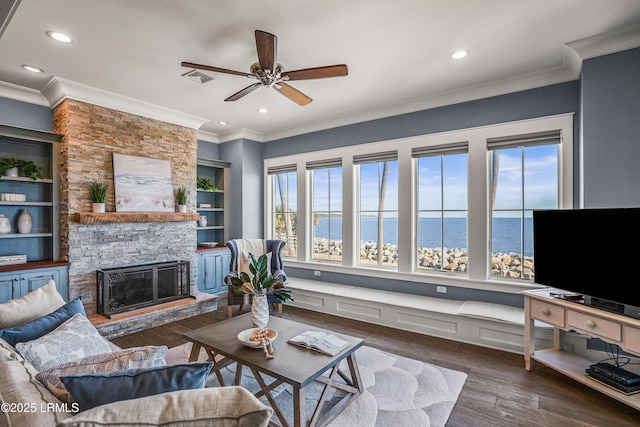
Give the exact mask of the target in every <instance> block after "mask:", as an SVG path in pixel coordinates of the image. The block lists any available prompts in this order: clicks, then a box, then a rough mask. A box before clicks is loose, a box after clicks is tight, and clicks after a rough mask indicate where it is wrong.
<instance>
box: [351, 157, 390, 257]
mask: <svg viewBox="0 0 640 427" xmlns="http://www.w3.org/2000/svg"><path fill="white" fill-rule="evenodd" d="M396 159H397V152H395V151H391V152H386V153H379V154H374V155H368V154H367V155H361V156H356V157H354V160H353V162H354V164H358V165H359V177H360V180H359V183H360V191H359V193H360V198H359V212H358V217H359V221H360V224H359V232H360V233H359V234H360V264H361V265H378V266H392V267H397V265H398V246H397V245H398V161H397V160H396Z"/></svg>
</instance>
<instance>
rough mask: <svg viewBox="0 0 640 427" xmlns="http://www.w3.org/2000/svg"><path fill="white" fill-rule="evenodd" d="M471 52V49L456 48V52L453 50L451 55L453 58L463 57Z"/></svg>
mask: <svg viewBox="0 0 640 427" xmlns="http://www.w3.org/2000/svg"><path fill="white" fill-rule="evenodd" d="M468 54H469V51H467V50H456V51H455V52H453V53H452V54H451V55H450V57H451V59H462V58H464V57H465V56H467V55H468Z"/></svg>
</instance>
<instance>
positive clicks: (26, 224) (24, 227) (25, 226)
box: [18, 208, 33, 234]
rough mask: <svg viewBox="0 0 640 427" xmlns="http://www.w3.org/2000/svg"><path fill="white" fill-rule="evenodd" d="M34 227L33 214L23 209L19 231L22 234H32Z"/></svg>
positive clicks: (19, 221)
mask: <svg viewBox="0 0 640 427" xmlns="http://www.w3.org/2000/svg"><path fill="white" fill-rule="evenodd" d="M32 226H33V221H32V220H31V214H30V213H29V211H28V210H27V209H26V208H25V209H22V213H21V214H20V216H19V217H18V231H19V232H20V233H21V234H28V233H31V227H32Z"/></svg>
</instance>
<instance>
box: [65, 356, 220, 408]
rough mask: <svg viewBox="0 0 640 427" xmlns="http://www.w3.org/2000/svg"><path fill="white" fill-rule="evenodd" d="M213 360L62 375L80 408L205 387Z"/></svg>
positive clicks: (66, 386)
mask: <svg viewBox="0 0 640 427" xmlns="http://www.w3.org/2000/svg"><path fill="white" fill-rule="evenodd" d="M212 366H213V362H201V363H200V362H194V363H184V364H179V365H167V366H157V367H154V368H143V369H124V370H121V371H115V372H103V373H97V374H84V375H73V376H63V377H60V381H62V383H63V384H64V386H65V388H66V389H67V391H68V392H69V393H70V394H71V397H72V398H73V400H74V402H75V403H77V404H78V406H79V409H80V411H86V410H87V409H91V408H95V407H96V406H100V405H104V404H107V403H112V402H118V401H121V400H129V399H137V398H139V397H146V396H152V395H154V394H160V393H167V392H170V391H177V390H191V389H198V388H204V384H205V381H206V379H207V375H208V374H209V371H210V370H211V367H212Z"/></svg>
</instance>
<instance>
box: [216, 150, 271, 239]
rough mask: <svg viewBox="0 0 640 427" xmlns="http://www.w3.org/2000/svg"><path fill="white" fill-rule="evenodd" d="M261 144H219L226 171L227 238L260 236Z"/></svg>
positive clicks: (262, 203)
mask: <svg viewBox="0 0 640 427" xmlns="http://www.w3.org/2000/svg"><path fill="white" fill-rule="evenodd" d="M262 146H263V144H262V143H259V142H256V141H252V140H249V139H236V140H234V141H229V142H226V143H224V144H220V147H219V150H220V151H219V153H220V160H225V161H227V162H230V163H231V167H230V168H229V185H228V188H227V189H226V190H225V191H228V192H229V206H228V207H227V208H228V210H229V238H230V239H239V238H244V239H261V238H262V237H264V230H263V224H264V220H263V218H264V212H263V210H264V209H263V206H264V202H263V199H264V197H263V193H264V191H263V190H264V182H263V181H264V180H263V173H262Z"/></svg>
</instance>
